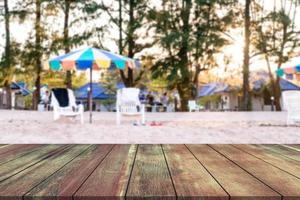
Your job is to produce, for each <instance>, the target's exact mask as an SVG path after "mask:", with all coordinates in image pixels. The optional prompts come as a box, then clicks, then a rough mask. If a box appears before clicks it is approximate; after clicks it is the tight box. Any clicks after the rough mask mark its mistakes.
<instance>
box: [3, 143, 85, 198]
mask: <svg viewBox="0 0 300 200" xmlns="http://www.w3.org/2000/svg"><path fill="white" fill-rule="evenodd" d="M87 147H88V145H75V146H72V147H67V148H64V149H62V150H60V151H58V152H56V153H55V154H52V155H50V156H49V157H48V158H47V159H43V160H41V161H40V162H37V163H36V164H35V165H33V166H30V167H28V168H26V169H25V170H23V171H21V172H19V173H17V174H15V175H14V176H12V177H10V178H9V179H6V180H4V181H2V182H0V188H1V189H0V196H1V197H6V198H9V199H20V200H21V199H22V196H23V195H25V194H26V193H28V192H30V190H32V188H34V187H36V186H37V185H38V184H40V183H41V182H42V181H44V180H45V179H46V178H47V177H49V176H51V175H52V174H53V173H55V172H56V171H57V170H58V169H60V168H61V167H63V166H64V165H65V164H67V163H68V162H70V161H71V160H72V159H74V158H76V157H77V156H78V155H79V154H80V153H82V152H83V151H84V150H86V149H87Z"/></svg>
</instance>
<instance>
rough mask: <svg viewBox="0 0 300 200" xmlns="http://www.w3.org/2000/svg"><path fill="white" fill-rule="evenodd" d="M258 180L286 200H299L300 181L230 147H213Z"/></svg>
mask: <svg viewBox="0 0 300 200" xmlns="http://www.w3.org/2000/svg"><path fill="white" fill-rule="evenodd" d="M211 146H212V147H213V148H214V149H215V150H216V151H218V152H220V153H221V154H223V155H224V156H226V157H227V158H228V159H230V160H232V161H233V162H235V163H236V164H237V165H239V166H240V167H241V168H243V169H245V170H246V171H248V172H249V173H251V174H252V175H253V176H255V177H256V178H257V179H259V180H261V181H262V182H264V183H265V184H266V185H268V186H270V187H271V188H273V190H275V191H277V192H278V193H280V194H281V195H282V196H283V197H284V199H289V200H292V199H299V197H300V179H298V178H296V177H294V176H292V175H290V174H288V173H286V172H284V171H282V170H280V169H278V168H276V167H274V166H272V165H270V164H268V163H266V162H264V161H262V160H260V159H258V158H256V157H254V156H252V155H249V154H248V153H245V152H243V151H241V150H239V149H237V148H235V147H233V146H230V145H211Z"/></svg>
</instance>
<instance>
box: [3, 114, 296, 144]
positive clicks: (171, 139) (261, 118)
mask: <svg viewBox="0 0 300 200" xmlns="http://www.w3.org/2000/svg"><path fill="white" fill-rule="evenodd" d="M85 114H86V115H85V121H86V123H85V124H83V125H81V124H79V122H78V121H72V120H69V119H61V120H59V121H56V122H54V121H53V120H52V112H34V111H5V110H0V127H1V128H0V143H47V144H49V143H57V144H58V143H77V144H78V143H151V144H156V143H168V144H174V143H197V144H200V143H265V144H267V143H268V144H272V143H278V144H279V143H285V144H288V143H300V127H285V125H284V124H285V118H286V113H284V112H248V113H245V112H200V113H147V116H146V118H147V121H148V122H147V125H146V126H133V119H130V118H129V119H128V118H127V119H126V121H125V122H124V123H123V124H122V125H121V126H116V125H115V113H99V112H98V113H97V112H95V113H94V121H93V124H89V123H88V113H85ZM153 120H155V121H160V122H162V124H163V125H162V126H157V127H153V126H150V125H149V124H150V122H151V121H153ZM266 125H271V126H266Z"/></svg>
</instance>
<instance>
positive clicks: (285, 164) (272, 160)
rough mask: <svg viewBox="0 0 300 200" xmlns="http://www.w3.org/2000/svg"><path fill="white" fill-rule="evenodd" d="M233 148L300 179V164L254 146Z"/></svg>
mask: <svg viewBox="0 0 300 200" xmlns="http://www.w3.org/2000/svg"><path fill="white" fill-rule="evenodd" d="M234 146H235V147H236V148H238V149H240V150H242V151H245V152H247V153H249V154H251V155H253V156H255V157H257V158H260V159H262V160H264V161H265V162H267V163H269V164H271V165H274V166H276V167H278V168H280V169H282V170H284V171H287V172H289V173H291V174H293V175H294V176H297V177H298V178H300V162H298V161H295V160H293V159H290V158H287V157H285V156H282V155H280V154H279V155H278V154H276V153H274V152H272V151H268V150H266V149H263V148H260V147H258V146H255V145H234ZM299 153H300V152H299Z"/></svg>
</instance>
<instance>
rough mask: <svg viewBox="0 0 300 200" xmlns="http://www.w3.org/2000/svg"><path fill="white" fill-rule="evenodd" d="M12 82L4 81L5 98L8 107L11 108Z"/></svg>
mask: <svg viewBox="0 0 300 200" xmlns="http://www.w3.org/2000/svg"><path fill="white" fill-rule="evenodd" d="M10 85H11V83H8V82H7V81H6V82H5V83H4V89H5V98H6V105H5V108H6V109H11V108H12V105H11V88H10Z"/></svg>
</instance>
